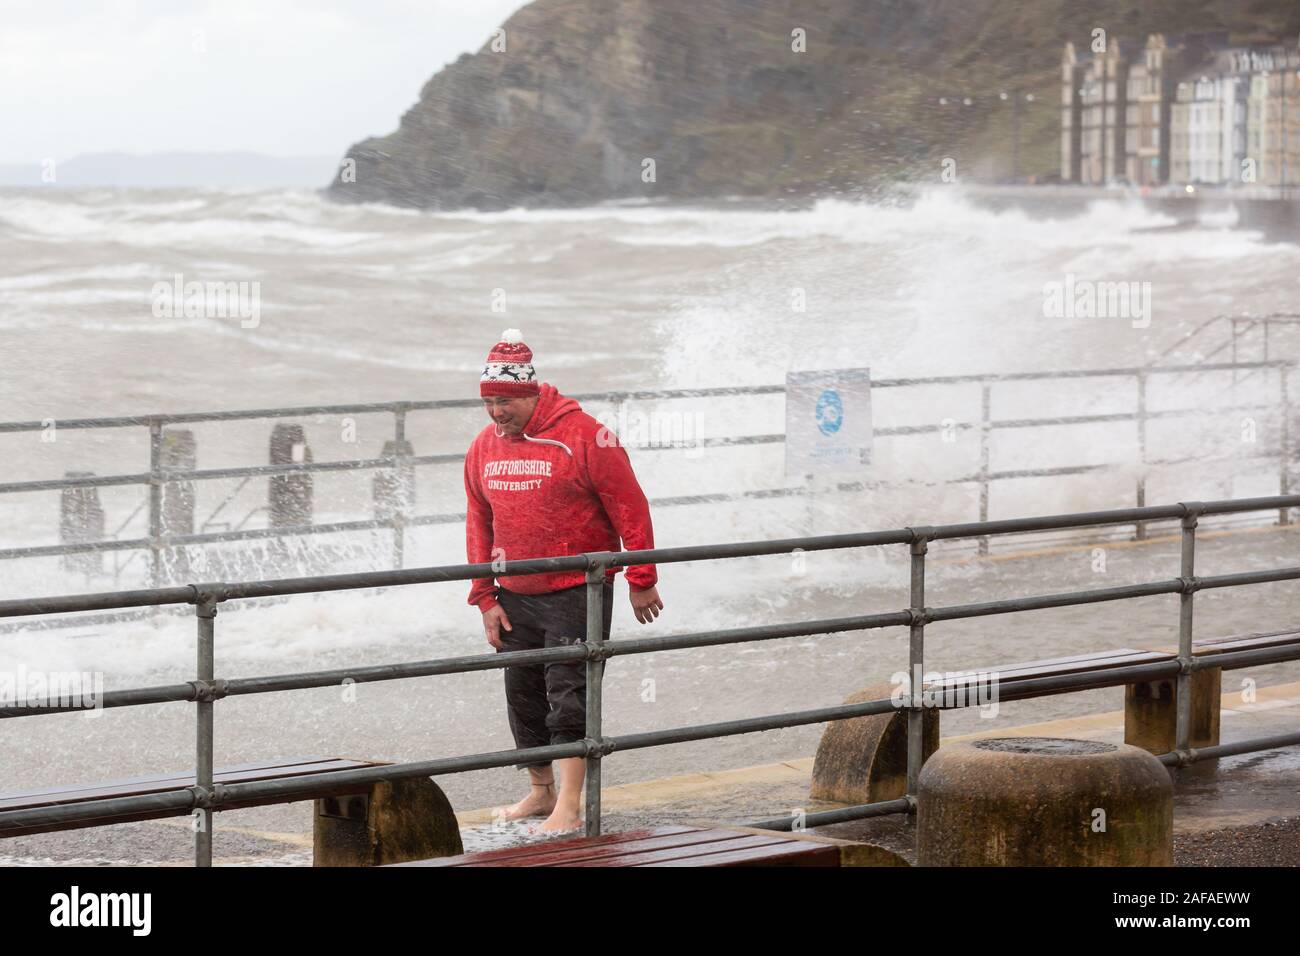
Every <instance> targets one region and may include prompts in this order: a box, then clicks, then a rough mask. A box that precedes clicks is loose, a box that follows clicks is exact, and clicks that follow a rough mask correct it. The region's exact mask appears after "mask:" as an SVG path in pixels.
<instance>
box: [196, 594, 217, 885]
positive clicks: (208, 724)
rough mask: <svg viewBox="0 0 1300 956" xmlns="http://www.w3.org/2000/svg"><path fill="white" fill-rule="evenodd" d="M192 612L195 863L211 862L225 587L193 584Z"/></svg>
mask: <svg viewBox="0 0 1300 956" xmlns="http://www.w3.org/2000/svg"><path fill="white" fill-rule="evenodd" d="M191 587H193V588H194V596H195V601H194V614H195V616H196V618H197V620H198V673H197V679H196V680H195V698H194V699H195V705H194V706H195V708H196V718H195V728H196V734H195V751H196V760H195V773H194V783H195V791H196V796H197V802H198V809H197V811H196V812H197V813H198V819H197V821H196V822H197V824H198V828H197V829H196V830H195V832H194V865H195V866H204V867H206V866H211V865H212V807H211V798H212V763H213V733H212V716H213V715H212V705H213V702H214V701H215V700H216V697H215V693H214V691H215V681H214V676H215V675H214V673H213V671H214V657H215V651H214V646H215V640H214V637H215V632H216V623H217V602H218V601H220V600H221V595H222V592H223V591H224V588H223V587H222V586H221V585H216V584H195V585H191Z"/></svg>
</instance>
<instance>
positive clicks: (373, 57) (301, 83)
mask: <svg viewBox="0 0 1300 956" xmlns="http://www.w3.org/2000/svg"><path fill="white" fill-rule="evenodd" d="M522 6H525V0H314V2H312V0H303V2H293V0H102V2H94V0H81V2H77V0H0V163H31V162H40V161H41V160H43V159H47V158H50V159H55V160H58V161H63V160H67V159H70V158H72V157H73V156H76V155H78V154H81V153H92V152H109V151H112V152H132V153H151V152H161V151H166V150H193V151H202V152H218V151H224V150H232V149H238V150H252V151H255V152H260V153H267V154H269V155H273V156H298V155H342V153H343V150H344V149H346V148H347V147H348V146H349V145H351V144H352V143H354V142H356V141H357V140H359V139H362V138H364V137H366V136H372V135H376V134H383V133H389V132H391V131H392V130H394V129H395V128H396V127H397V121H398V119H399V117H400V116H401V115H402V113H403V112H405V111H406V110H407V109H408V108H409V107H410V106H411V105H412V104H413V103H414V102H415V100H416V98H417V97H418V96H419V93H420V88H421V87H422V86H423V85H424V83H425V81H426V80H428V79H429V77H430V76H432V75H433V74H434V73H435V72H437V71H438V69H440V68H441V67H442V66H443V65H445V64H446V63H449V62H450V61H452V60H454V59H456V57H458V56H459V55H460V54H461V53H466V52H473V51H475V50H478V49H479V48H480V47H481V46H482V45H483V44H484V43H485V42H486V41H487V40H488V39H489V35H490V33H491V31H492V29H493V28H494V27H496V26H499V25H500V24H502V23H504V22H505V20H506V19H507V18H508V17H509V16H510V14H511V13H513V12H514V11H515V10H518V9H519V8H520V7H522Z"/></svg>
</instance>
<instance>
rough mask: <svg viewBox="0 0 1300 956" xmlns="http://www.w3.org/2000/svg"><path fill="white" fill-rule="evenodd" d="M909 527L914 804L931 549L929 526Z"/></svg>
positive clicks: (921, 751) (910, 779)
mask: <svg viewBox="0 0 1300 956" xmlns="http://www.w3.org/2000/svg"><path fill="white" fill-rule="evenodd" d="M911 531H912V544H911V549H910V550H911V555H912V583H911V612H912V624H911V627H910V630H909V634H908V642H907V669H908V675H909V688H910V693H909V694H908V701H907V704H908V707H907V796H908V799H909V800H911V801H913V804H912V805H913V807H915V805H916V804H915V800H916V790H917V780H918V778H919V777H920V776H921V762H922V761H923V760H924V757H925V735H924V730H925V724H924V717H925V714H924V711H923V710H922V708H921V702H922V697H921V693H922V691H923V689H924V686H923V677H924V675H925V555H926V552H927V551H929V549H930V532H931V529H930V528H913V529H911Z"/></svg>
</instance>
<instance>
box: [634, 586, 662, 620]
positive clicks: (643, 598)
mask: <svg viewBox="0 0 1300 956" xmlns="http://www.w3.org/2000/svg"><path fill="white" fill-rule="evenodd" d="M628 590H629V592H630V593H629V595H628V596H629V597H630V598H631V599H632V613H633V614H635V615H636V619H637V620H638V621H640V622H641V623H642V624H649V623H650V622H651V621H653V620H654V619H655V618H657V617H658V616H659V612H660V611H662V610H663V609H664V602H663V601H661V600H659V589H658V588H646V589H645V590H644V591H637V590H634V589H632V588H629V589H628Z"/></svg>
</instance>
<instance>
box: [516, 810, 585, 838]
mask: <svg viewBox="0 0 1300 956" xmlns="http://www.w3.org/2000/svg"><path fill="white" fill-rule="evenodd" d="M581 829H582V817H581V816H579V815H578V813H577V812H576V811H574V810H569V809H566V808H564V807H558V808H556V809H555V810H554V812H552V813H551V815H550V816H549V817H547V818H546V819H545V820H544V821H542V822H541V823H534V824H533V825H532V826H530V827H529V828H528V832H529V833H535V834H539V835H540V834H549V833H572V832H575V831H580V830H581Z"/></svg>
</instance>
